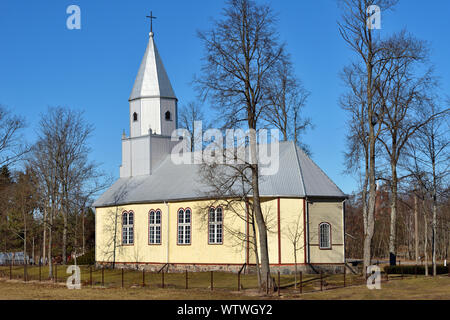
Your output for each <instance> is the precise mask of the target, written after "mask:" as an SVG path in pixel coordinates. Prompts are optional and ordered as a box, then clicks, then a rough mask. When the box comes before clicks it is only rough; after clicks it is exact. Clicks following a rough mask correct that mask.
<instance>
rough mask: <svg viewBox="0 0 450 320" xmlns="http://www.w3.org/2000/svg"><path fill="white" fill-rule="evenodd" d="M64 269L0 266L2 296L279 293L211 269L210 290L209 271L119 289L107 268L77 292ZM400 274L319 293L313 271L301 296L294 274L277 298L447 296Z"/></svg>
mask: <svg viewBox="0 0 450 320" xmlns="http://www.w3.org/2000/svg"><path fill="white" fill-rule="evenodd" d="M63 270H64V271H65V268H63V267H61V266H60V267H59V268H58V280H59V281H61V282H59V283H57V284H55V283H53V282H51V281H43V282H38V281H37V280H38V279H39V269H38V268H29V269H28V274H29V279H30V281H28V282H27V283H24V282H23V280H22V279H20V278H23V267H15V268H14V270H13V278H17V279H13V280H9V267H6V268H4V267H3V268H0V274H2V275H3V280H0V299H2V300H6V299H26V300H30V299H48V300H55V299H60V300H65V299H69V300H72V299H77V300H85V299H87V300H109V299H120V300H125V299H135V300H141V299H145V300H159V299H163V300H197V299H202V300H214V299H220V300H234V299H277V298H278V294H277V293H275V294H274V295H272V296H265V295H264V294H263V293H259V292H258V290H256V289H255V288H256V283H257V279H256V277H255V276H254V275H242V277H241V284H242V289H243V290H241V291H239V292H238V291H237V275H236V274H231V273H223V272H221V273H219V272H215V273H214V291H211V290H210V287H209V285H210V273H206V272H203V273H189V279H188V280H189V290H186V289H184V288H185V274H183V273H171V274H165V276H164V281H165V288H164V289H163V288H161V280H162V276H161V274H155V273H152V274H150V273H146V276H145V280H146V287H144V288H143V287H142V286H141V285H142V272H139V271H129V270H128V271H125V273H124V275H125V277H124V280H125V281H124V288H121V280H122V272H121V270H105V273H104V277H105V287H102V286H101V271H100V270H97V271H94V272H93V277H92V278H93V283H94V285H93V286H92V287H91V286H90V285H89V278H90V274H89V268H86V267H84V268H82V281H83V286H82V289H81V290H68V289H67V288H66V286H65V279H66V277H67V276H68V275H67V274H64V273H63ZM41 272H42V273H41V274H42V279H44V276H43V275H44V274H47V272H48V271H47V270H46V269H44V268H43V269H42V270H41ZM399 278H400V277H399V276H397V277H396V278H393V277H390V279H391V280H390V281H389V282H383V283H382V290H369V289H367V287H366V286H365V285H358V284H361V283H364V280H363V279H361V278H358V277H355V276H353V277H350V276H348V275H347V278H346V284H347V285H351V284H353V286H350V287H347V288H339V287H342V286H343V276H342V275H333V276H329V277H326V278H325V279H324V282H323V290H324V291H323V292H320V291H319V292H317V291H316V292H312V291H314V290H320V281H319V279H320V277H319V276H317V275H307V276H304V278H303V280H304V287H303V292H304V293H303V294H301V295H300V294H299V293H298V290H294V289H293V287H292V286H291V285H292V284H293V283H294V278H293V276H282V277H281V285H282V291H281V297H280V298H281V299H313V300H316V299H317V300H320V299H333V300H337V299H356V300H360V299H361V300H364V299H368V300H373V299H377V300H380V299H387V300H395V299H432V300H436V299H450V277H447V276H440V277H436V278H432V277H429V278H425V277H418V278H414V277H409V278H405V279H404V280H400V279H399Z"/></svg>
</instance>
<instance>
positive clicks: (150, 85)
mask: <svg viewBox="0 0 450 320" xmlns="http://www.w3.org/2000/svg"><path fill="white" fill-rule="evenodd" d="M149 36H150V38H149V41H148V45H147V49H146V50H145V54H144V58H143V59H142V62H141V65H140V67H139V71H138V74H137V76H136V80H135V81H134V86H133V89H132V91H131V95H130V98H129V102H130V137H137V136H143V135H147V134H148V132H149V129H151V130H152V132H153V133H156V134H159V135H165V136H170V135H171V134H172V131H173V130H175V129H176V127H177V98H176V96H175V93H174V91H173V88H172V85H171V83H170V80H169V77H168V76H167V72H166V70H165V68H164V65H163V62H162V60H161V57H160V55H159V53H158V49H157V48H156V45H155V41H154V34H153V32H150V34H149Z"/></svg>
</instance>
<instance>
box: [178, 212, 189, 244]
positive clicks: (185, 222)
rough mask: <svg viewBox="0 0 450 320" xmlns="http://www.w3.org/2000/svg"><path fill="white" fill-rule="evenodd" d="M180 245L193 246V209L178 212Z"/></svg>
mask: <svg viewBox="0 0 450 320" xmlns="http://www.w3.org/2000/svg"><path fill="white" fill-rule="evenodd" d="M178 244H191V209H189V208H188V209H179V210H178Z"/></svg>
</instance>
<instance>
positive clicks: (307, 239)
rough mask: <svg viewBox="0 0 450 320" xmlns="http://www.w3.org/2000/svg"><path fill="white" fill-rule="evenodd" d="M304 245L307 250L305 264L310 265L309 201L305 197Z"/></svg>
mask: <svg viewBox="0 0 450 320" xmlns="http://www.w3.org/2000/svg"><path fill="white" fill-rule="evenodd" d="M305 200H306V245H307V248H308V255H307V258H308V261H307V263H308V264H310V263H311V252H310V247H309V200H308V197H306V199H305Z"/></svg>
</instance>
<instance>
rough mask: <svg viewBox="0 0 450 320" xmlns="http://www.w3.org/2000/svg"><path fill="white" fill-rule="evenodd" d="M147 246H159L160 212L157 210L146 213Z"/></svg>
mask: <svg viewBox="0 0 450 320" xmlns="http://www.w3.org/2000/svg"><path fill="white" fill-rule="evenodd" d="M152 216H153V218H152ZM148 244H149V245H159V244H161V210H159V209H157V210H153V209H152V210H150V211H149V213H148Z"/></svg>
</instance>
